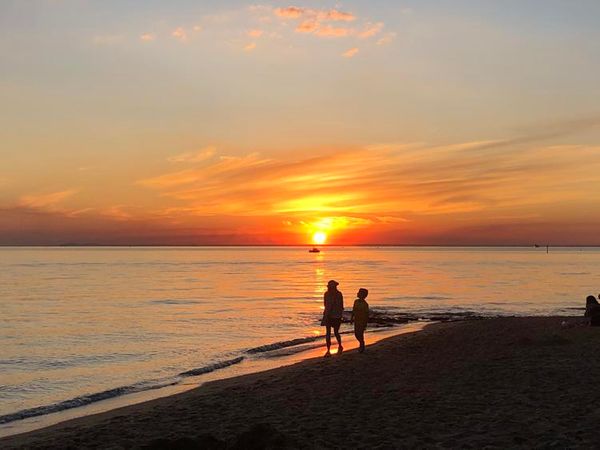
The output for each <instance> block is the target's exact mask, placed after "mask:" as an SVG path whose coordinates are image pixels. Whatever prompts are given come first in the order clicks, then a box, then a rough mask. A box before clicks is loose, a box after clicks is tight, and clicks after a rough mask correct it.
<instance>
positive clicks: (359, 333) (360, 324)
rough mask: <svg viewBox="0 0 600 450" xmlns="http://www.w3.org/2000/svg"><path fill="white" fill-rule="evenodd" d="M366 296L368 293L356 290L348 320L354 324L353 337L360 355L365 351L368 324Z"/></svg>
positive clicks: (362, 289)
mask: <svg viewBox="0 0 600 450" xmlns="http://www.w3.org/2000/svg"><path fill="white" fill-rule="evenodd" d="M367 295H369V291H368V290H366V289H365V288H360V289H359V290H358V292H357V293H356V297H357V299H356V300H355V301H354V306H353V307H352V317H351V318H350V322H354V336H355V337H356V340H357V341H358V343H359V344H360V347H359V348H358V351H359V352H360V353H363V352H364V351H365V330H366V329H367V323H368V322H369V304H368V303H367V302H366V300H365V299H366V298H367Z"/></svg>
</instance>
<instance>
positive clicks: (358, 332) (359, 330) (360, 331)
mask: <svg viewBox="0 0 600 450" xmlns="http://www.w3.org/2000/svg"><path fill="white" fill-rule="evenodd" d="M354 336H356V340H357V341H358V342H359V343H360V346H361V347H364V346H365V329H364V328H363V327H356V326H355V327H354Z"/></svg>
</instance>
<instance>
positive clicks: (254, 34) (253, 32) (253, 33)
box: [246, 30, 264, 38]
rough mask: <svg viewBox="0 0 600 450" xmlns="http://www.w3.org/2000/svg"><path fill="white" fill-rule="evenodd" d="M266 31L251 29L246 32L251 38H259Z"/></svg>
mask: <svg viewBox="0 0 600 450" xmlns="http://www.w3.org/2000/svg"><path fill="white" fill-rule="evenodd" d="M263 33H264V31H263V30H249V31H248V33H246V34H247V35H248V37H251V38H259V37H261V36H262V35H263Z"/></svg>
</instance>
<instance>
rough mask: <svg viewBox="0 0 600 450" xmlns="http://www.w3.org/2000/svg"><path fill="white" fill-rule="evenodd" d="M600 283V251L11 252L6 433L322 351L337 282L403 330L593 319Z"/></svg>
mask: <svg viewBox="0 0 600 450" xmlns="http://www.w3.org/2000/svg"><path fill="white" fill-rule="evenodd" d="M599 269H600V249H597V248H550V250H549V253H546V249H545V248H533V247H532V248H507V247H503V248H485V247H477V248H460V247H378V248H375V247H323V249H322V251H321V253H316V254H314V253H309V252H308V251H307V248H305V247H137V248H127V247H4V248H0V322H1V327H0V339H1V342H2V345H1V346H0V426H2V425H6V424H11V423H14V422H18V421H20V420H22V419H25V418H31V417H38V416H43V415H46V414H49V413H54V412H60V411H63V410H68V409H72V408H76V407H81V406H84V405H89V404H92V403H96V402H100V401H105V400H107V399H111V398H114V397H121V396H125V395H127V394H132V393H137V392H142V391H147V390H157V389H158V388H162V387H165V386H173V385H177V384H182V383H185V382H186V380H187V379H188V378H190V377H192V378H193V379H194V380H195V381H194V382H195V383H200V382H202V379H203V377H204V376H205V375H207V374H211V377H212V378H213V379H214V378H215V377H218V375H217V374H218V373H221V372H222V373H223V374H224V375H223V376H225V374H231V373H234V374H235V372H231V371H229V372H227V370H226V368H231V367H233V366H236V365H241V364H242V363H243V362H244V361H246V362H248V361H258V360H260V359H269V360H270V361H271V364H277V363H276V362H275V363H273V361H277V358H278V357H279V356H282V355H289V354H291V353H294V352H300V351H305V350H307V349H314V348H315V347H316V346H321V345H322V344H323V342H322V333H323V328H322V327H320V326H319V322H320V318H321V311H322V302H323V292H324V291H325V287H326V284H327V281H328V280H330V279H335V280H337V281H338V282H339V283H340V285H339V289H340V290H341V291H342V292H343V294H344V298H345V306H346V309H347V310H348V309H349V308H351V306H352V302H353V300H354V298H355V293H356V291H357V290H358V288H360V287H365V288H367V289H368V290H369V297H368V298H367V301H368V302H369V304H370V306H371V309H372V311H373V312H374V315H375V316H376V317H377V318H378V322H379V325H381V326H386V325H387V326H397V325H398V324H399V323H402V322H404V321H406V320H411V321H419V322H424V321H429V320H448V319H460V318H465V317H480V316H498V315H581V314H582V313H583V307H584V305H585V297H586V296H587V295H589V294H595V295H597V294H598V293H599V292H600V270H599ZM382 329H383V328H382ZM385 329H386V330H389V329H388V328H385ZM342 330H343V331H349V330H350V325H348V324H344V325H343V326H342ZM374 330H375V328H374ZM388 333H389V331H388ZM375 334H376V333H371V335H368V336H367V341H369V340H370V339H371V340H372V338H370V337H369V336H375ZM344 339H346V340H353V339H354V338H353V337H352V335H351V334H350V335H348V336H345V337H344ZM282 350H285V351H284V352H282ZM319 351H320V350H319ZM282 358H283V356H282ZM281 361H284V358H283V359H282V360H281ZM257 367H259V366H257Z"/></svg>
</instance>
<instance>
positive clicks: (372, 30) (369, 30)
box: [358, 22, 384, 39]
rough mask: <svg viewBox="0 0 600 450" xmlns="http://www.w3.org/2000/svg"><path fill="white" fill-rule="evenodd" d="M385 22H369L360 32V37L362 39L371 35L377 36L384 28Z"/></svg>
mask: <svg viewBox="0 0 600 450" xmlns="http://www.w3.org/2000/svg"><path fill="white" fill-rule="evenodd" d="M383 27H384V25H383V22H377V23H368V24H366V25H365V27H364V28H363V29H362V31H360V32H359V33H358V37H359V38H361V39H368V38H370V37H373V36H376V35H377V34H379V33H380V32H381V30H383Z"/></svg>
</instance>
